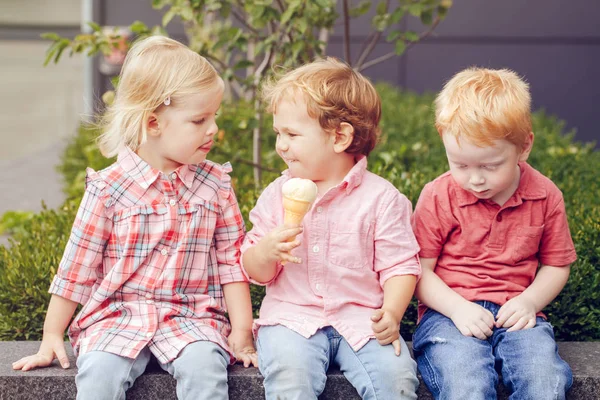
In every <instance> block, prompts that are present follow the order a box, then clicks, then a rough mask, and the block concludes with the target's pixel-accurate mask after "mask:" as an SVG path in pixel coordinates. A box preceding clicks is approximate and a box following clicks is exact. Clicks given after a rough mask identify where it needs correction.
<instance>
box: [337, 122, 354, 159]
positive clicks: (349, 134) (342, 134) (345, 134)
mask: <svg viewBox="0 0 600 400" xmlns="http://www.w3.org/2000/svg"><path fill="white" fill-rule="evenodd" d="M353 139H354V127H353V126H352V125H350V124H349V123H347V122H342V123H340V126H338V127H337V129H336V130H335V137H334V141H333V150H334V151H335V152H336V153H343V152H344V151H346V149H347V148H348V147H350V145H351V144H352V140H353Z"/></svg>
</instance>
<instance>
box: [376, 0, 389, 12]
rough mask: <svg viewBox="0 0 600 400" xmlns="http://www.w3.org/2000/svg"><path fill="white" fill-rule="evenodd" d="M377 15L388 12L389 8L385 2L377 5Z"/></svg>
mask: <svg viewBox="0 0 600 400" xmlns="http://www.w3.org/2000/svg"><path fill="white" fill-rule="evenodd" d="M376 11H377V15H383V14H385V13H386V12H387V6H386V4H385V1H381V2H379V4H377V8H376Z"/></svg>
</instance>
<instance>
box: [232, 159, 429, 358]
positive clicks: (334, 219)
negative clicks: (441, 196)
mask: <svg viewBox="0 0 600 400" xmlns="http://www.w3.org/2000/svg"><path fill="white" fill-rule="evenodd" d="M366 168H367V159H366V158H364V157H363V158H362V159H361V160H359V161H358V162H357V164H356V165H355V166H354V167H353V168H352V170H351V171H350V172H349V173H348V174H347V176H346V177H345V178H344V180H343V181H342V182H341V183H340V184H339V185H337V186H336V187H334V188H331V189H330V190H329V191H327V193H325V194H324V195H323V196H322V197H321V198H318V199H317V200H316V201H315V204H314V205H313V207H312V209H311V211H309V212H308V214H307V215H306V216H305V217H304V221H303V226H304V231H303V233H302V234H301V235H300V236H298V239H299V240H300V241H301V242H302V245H301V246H300V247H298V248H296V249H295V250H293V251H292V254H293V255H294V256H297V257H300V258H301V259H302V264H291V263H290V264H286V265H285V266H282V265H280V264H279V265H278V266H277V274H276V275H275V278H274V279H273V280H272V281H271V282H268V283H267V288H266V289H267V290H266V292H267V293H266V296H265V298H264V300H263V303H262V306H261V309H260V318H259V319H258V320H256V321H255V330H256V329H258V327H259V326H261V325H284V326H286V327H288V328H290V329H292V330H293V331H295V332H297V333H299V334H300V335H302V336H304V337H306V338H308V337H310V336H312V335H313V334H314V333H315V332H316V331H317V330H318V329H320V328H323V327H325V326H332V327H334V328H335V329H336V330H337V331H338V332H339V333H340V334H341V335H342V336H343V337H344V339H346V341H347V342H348V343H349V344H350V345H351V346H352V348H353V349H354V350H358V349H360V348H361V347H362V346H363V345H365V344H366V343H367V342H368V341H369V339H371V338H374V335H373V332H372V330H371V323H372V322H371V320H370V317H371V315H372V313H373V310H376V309H378V308H380V307H381V306H382V305H383V284H384V282H385V281H386V280H388V279H389V278H391V277H393V276H398V275H416V276H419V275H420V273H421V266H420V264H419V261H418V258H417V254H418V252H419V246H418V245H417V241H416V240H415V237H414V235H413V232H412V229H411V226H410V217H411V203H410V201H409V200H408V199H407V198H406V197H405V196H404V195H402V194H400V192H398V190H397V189H396V188H395V187H393V186H392V184H391V183H389V182H388V181H386V180H385V179H383V178H381V177H379V176H377V175H375V174H373V173H371V172H368V171H367V170H366ZM290 178H291V176H290V175H289V173H288V172H287V171H285V172H284V173H283V176H281V177H279V178H278V179H276V180H275V181H274V182H272V183H271V184H270V185H269V186H268V187H267V188H266V189H265V190H264V192H263V193H262V195H261V196H260V198H259V199H258V202H257V204H256V207H255V208H254V209H253V210H252V211H251V212H250V221H251V222H252V224H253V228H252V230H251V231H250V232H249V233H248V234H247V236H246V239H245V241H244V244H243V246H242V253H243V252H244V251H245V250H247V249H248V248H249V247H251V246H254V245H256V243H257V242H258V241H259V240H260V239H261V238H262V237H263V236H265V235H266V234H267V233H268V232H270V231H271V230H273V229H274V228H276V227H277V226H280V225H283V207H282V195H281V187H282V186H283V184H284V183H285V182H286V181H287V180H288V179H290Z"/></svg>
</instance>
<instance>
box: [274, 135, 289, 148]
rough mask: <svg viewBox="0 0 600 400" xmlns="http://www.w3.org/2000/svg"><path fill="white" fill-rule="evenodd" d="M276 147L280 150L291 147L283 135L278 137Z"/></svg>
mask: <svg viewBox="0 0 600 400" xmlns="http://www.w3.org/2000/svg"><path fill="white" fill-rule="evenodd" d="M275 147H276V149H277V150H278V151H286V150H287V149H288V148H289V146H288V144H287V142H286V141H285V140H283V139H281V137H278V138H277V142H276V144H275Z"/></svg>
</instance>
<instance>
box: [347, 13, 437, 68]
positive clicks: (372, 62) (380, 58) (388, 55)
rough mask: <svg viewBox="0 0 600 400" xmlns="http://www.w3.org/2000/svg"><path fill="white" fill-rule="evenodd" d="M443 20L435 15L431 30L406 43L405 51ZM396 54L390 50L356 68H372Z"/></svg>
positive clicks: (430, 32)
mask: <svg viewBox="0 0 600 400" xmlns="http://www.w3.org/2000/svg"><path fill="white" fill-rule="evenodd" d="M440 22H441V18H440V17H439V16H438V17H435V20H434V21H433V23H432V24H431V27H430V28H429V30H427V31H426V32H423V33H422V34H421V35H419V40H418V41H415V42H410V43H409V44H407V45H406V49H405V50H404V52H405V53H406V52H407V51H408V49H410V48H411V47H412V46H414V45H415V44H416V43H418V42H420V41H422V40H423V39H425V38H426V37H428V36H430V35H431V34H432V33H433V31H434V30H435V28H436V27H437V26H438V25H439V23H440ZM394 56H396V52H393V51H392V52H390V53H387V54H384V55H383V56H381V57H377V58H375V59H373V60H371V61H369V62H366V63H364V64H363V65H362V66H361V67H360V68H356V70H357V71H358V72H362V71H364V70H365V69H367V68H370V67H372V66H374V65H376V64H379V63H382V62H384V61H386V60H389V59H390V58H392V57H394Z"/></svg>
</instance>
